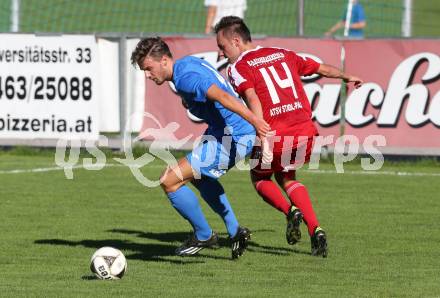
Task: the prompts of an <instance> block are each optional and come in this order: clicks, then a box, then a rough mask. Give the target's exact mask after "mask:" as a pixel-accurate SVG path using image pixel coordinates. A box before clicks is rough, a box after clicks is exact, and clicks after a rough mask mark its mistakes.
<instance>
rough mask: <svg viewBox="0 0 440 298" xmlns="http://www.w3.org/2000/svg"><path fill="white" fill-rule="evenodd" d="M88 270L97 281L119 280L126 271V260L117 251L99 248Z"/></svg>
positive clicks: (111, 248) (110, 248) (109, 248)
mask: <svg viewBox="0 0 440 298" xmlns="http://www.w3.org/2000/svg"><path fill="white" fill-rule="evenodd" d="M90 269H91V270H92V272H93V273H94V274H95V275H96V276H97V277H98V278H99V279H121V278H122V276H124V274H125V272H126V271H127V260H126V259H125V256H124V254H123V253H122V252H121V251H120V250H119V249H116V248H113V247H101V248H100V249H98V250H97V251H96V252H95V253H94V254H93V256H92V259H91V260H90Z"/></svg>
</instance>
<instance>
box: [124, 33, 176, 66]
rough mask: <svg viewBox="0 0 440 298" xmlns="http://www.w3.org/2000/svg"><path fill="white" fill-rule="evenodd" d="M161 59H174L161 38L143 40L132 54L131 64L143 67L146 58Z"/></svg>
mask: <svg viewBox="0 0 440 298" xmlns="http://www.w3.org/2000/svg"><path fill="white" fill-rule="evenodd" d="M147 56H150V57H152V58H156V59H160V58H162V57H163V56H168V57H170V58H173V55H172V54H171V52H170V48H169V47H168V45H167V44H166V42H164V41H163V40H162V38H160V37H148V38H144V39H141V41H139V42H138V44H137V45H136V48H135V49H134V51H133V53H131V64H133V65H135V64H137V65H139V66H141V65H142V63H143V62H144V59H145V57H147Z"/></svg>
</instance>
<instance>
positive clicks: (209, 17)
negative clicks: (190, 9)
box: [205, 5, 217, 34]
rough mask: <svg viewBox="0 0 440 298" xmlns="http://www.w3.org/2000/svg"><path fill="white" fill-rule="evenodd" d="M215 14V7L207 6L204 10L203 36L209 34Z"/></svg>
mask: <svg viewBox="0 0 440 298" xmlns="http://www.w3.org/2000/svg"><path fill="white" fill-rule="evenodd" d="M216 13H217V6H215V5H209V6H208V7H207V8H206V23H205V34H209V33H211V31H212V23H213V22H214V18H215V14H216Z"/></svg>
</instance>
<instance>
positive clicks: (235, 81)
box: [228, 63, 255, 97]
mask: <svg viewBox="0 0 440 298" xmlns="http://www.w3.org/2000/svg"><path fill="white" fill-rule="evenodd" d="M228 77H229V81H230V82H231V85H232V86H233V87H234V89H235V91H236V92H237V93H238V94H239V95H240V96H242V97H243V96H244V91H246V90H247V89H249V88H255V85H254V76H253V74H252V70H251V69H250V68H249V67H247V65H246V64H244V63H236V64H232V65H231V66H230V67H229V69H228Z"/></svg>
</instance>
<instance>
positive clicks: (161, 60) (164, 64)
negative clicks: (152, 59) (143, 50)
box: [160, 55, 168, 66]
mask: <svg viewBox="0 0 440 298" xmlns="http://www.w3.org/2000/svg"><path fill="white" fill-rule="evenodd" d="M160 63H161V64H162V65H163V66H167V64H168V59H167V56H165V55H163V56H162V58H160Z"/></svg>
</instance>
